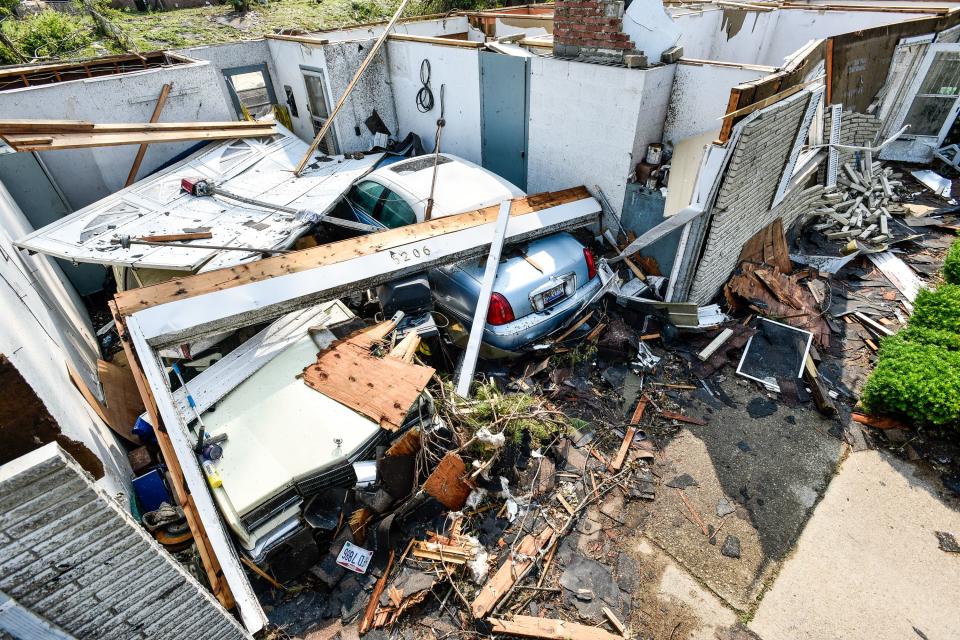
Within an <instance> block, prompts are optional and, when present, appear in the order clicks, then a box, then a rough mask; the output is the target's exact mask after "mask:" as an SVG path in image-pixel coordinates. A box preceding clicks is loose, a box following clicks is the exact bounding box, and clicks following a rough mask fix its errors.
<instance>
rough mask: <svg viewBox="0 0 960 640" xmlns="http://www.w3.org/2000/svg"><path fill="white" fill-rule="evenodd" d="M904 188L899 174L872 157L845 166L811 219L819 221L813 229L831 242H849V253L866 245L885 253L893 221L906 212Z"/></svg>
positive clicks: (826, 190)
mask: <svg viewBox="0 0 960 640" xmlns="http://www.w3.org/2000/svg"><path fill="white" fill-rule="evenodd" d="M902 185H903V183H902V181H901V176H900V174H896V173H894V172H893V169H891V168H889V167H883V166H882V165H881V164H880V163H879V162H870V161H869V156H864V157H863V158H861V159H860V160H859V161H857V160H856V159H854V160H851V161H850V162H846V163H844V164H843V170H842V172H841V174H840V175H838V176H837V185H836V186H835V187H828V188H827V189H825V190H824V192H823V205H822V206H820V207H818V208H817V209H815V210H814V211H813V212H812V213H811V214H809V217H810V218H814V219H820V222H818V223H817V224H815V225H814V226H813V229H814V230H816V231H820V232H822V233H824V235H826V237H827V238H828V239H829V240H841V241H844V242H845V243H847V245H848V250H849V251H848V252H853V251H855V250H856V248H857V243H864V244H865V245H866V246H867V247H868V248H869V249H871V250H878V251H882V250H884V249H886V247H887V243H888V242H889V241H890V240H891V238H892V233H891V230H890V221H891V218H892V217H893V216H894V215H903V214H904V213H906V210H905V209H904V208H903V207H902V206H901V205H900V204H899V202H900V196H899V195H898V194H897V192H896V188H897V187H901V186H902Z"/></svg>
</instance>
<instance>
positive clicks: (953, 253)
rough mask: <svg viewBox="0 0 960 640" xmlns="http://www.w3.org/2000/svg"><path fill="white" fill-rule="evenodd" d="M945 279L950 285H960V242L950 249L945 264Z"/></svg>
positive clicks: (956, 242)
mask: <svg viewBox="0 0 960 640" xmlns="http://www.w3.org/2000/svg"><path fill="white" fill-rule="evenodd" d="M943 279H944V280H946V281H947V282H949V283H950V284H960V240H957V241H955V242H954V243H953V245H952V246H951V247H950V252H949V253H947V259H946V260H945V261H944V263H943Z"/></svg>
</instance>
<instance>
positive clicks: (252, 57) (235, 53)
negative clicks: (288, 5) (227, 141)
mask: <svg viewBox="0 0 960 640" xmlns="http://www.w3.org/2000/svg"><path fill="white" fill-rule="evenodd" d="M177 53H179V54H181V55H185V56H187V57H188V58H192V59H194V60H207V61H209V62H210V63H212V64H213V65H214V66H215V67H216V68H217V71H218V73H217V85H218V86H219V87H220V91H221V92H222V93H223V96H224V99H225V100H226V101H227V104H231V98H230V95H231V94H230V89H229V88H228V87H227V79H226V78H225V77H224V75H223V70H224V69H233V68H235V67H248V66H252V65H258V64H266V65H267V72H268V73H269V74H270V80H271V83H272V84H273V91H274V93H275V94H276V95H277V101H278V102H279V103H280V104H283V87H281V86H280V85H279V84H277V69H276V67H274V65H273V56H272V55H270V47H269V46H268V45H267V41H266V40H244V41H242V42H228V43H226V44H215V45H208V46H203V47H193V48H190V49H180V50H178V51H177ZM235 119H236V118H235Z"/></svg>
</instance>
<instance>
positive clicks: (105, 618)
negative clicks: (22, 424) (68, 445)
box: [0, 444, 250, 640]
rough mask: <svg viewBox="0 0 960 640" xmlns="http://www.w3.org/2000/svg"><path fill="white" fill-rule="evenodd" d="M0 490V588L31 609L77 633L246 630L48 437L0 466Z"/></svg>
mask: <svg viewBox="0 0 960 640" xmlns="http://www.w3.org/2000/svg"><path fill="white" fill-rule="evenodd" d="M0 496H2V497H0V506H2V511H3V514H4V517H3V521H2V523H0V537H2V539H3V540H4V544H3V545H2V547H0V591H2V592H3V593H4V594H6V595H7V596H9V597H10V598H12V599H14V600H15V601H16V602H17V603H18V604H19V606H20V607H22V608H25V609H27V610H29V611H31V612H33V613H34V615H36V616H38V617H40V618H43V619H45V620H47V621H49V622H50V623H52V624H54V625H56V626H57V627H59V628H60V629H62V630H63V631H65V632H67V633H69V634H71V635H72V636H75V637H77V638H102V639H104V640H107V639H108V638H118V639H124V640H126V639H127V638H222V639H233V638H236V639H240V638H249V637H250V636H249V634H247V633H246V632H245V631H244V630H243V629H242V628H241V627H240V625H239V624H238V623H237V622H236V620H234V619H233V617H232V616H231V615H230V614H228V613H227V612H226V611H225V610H224V609H223V608H222V607H221V606H220V605H219V604H218V603H217V601H216V600H214V598H213V596H212V595H210V593H209V592H208V591H207V590H206V589H205V588H203V587H202V586H201V585H200V584H199V583H198V582H197V581H196V579H195V578H194V577H193V576H192V575H190V573H188V572H187V571H186V569H184V568H183V567H182V566H181V565H180V563H178V562H177V561H176V560H174V559H173V558H172V557H171V556H170V555H169V554H168V553H167V552H166V551H164V550H163V548H161V547H160V545H159V544H158V543H157V542H156V541H154V540H153V539H152V538H151V537H150V535H149V534H148V533H147V532H146V530H145V529H143V528H142V527H141V526H140V525H139V524H138V523H137V522H136V521H134V519H133V518H131V517H130V515H129V514H128V513H127V512H126V510H125V509H121V508H120V507H119V506H118V505H117V504H116V503H114V501H113V500H112V499H110V497H109V496H108V495H107V494H106V493H105V492H104V491H103V490H102V489H99V488H98V487H96V486H95V485H94V484H93V483H92V482H91V481H90V478H89V477H88V476H87V475H86V473H85V472H84V471H83V469H81V468H80V466H79V465H77V463H76V462H75V461H74V460H73V459H71V458H70V457H69V456H68V455H67V454H66V453H65V452H64V451H63V450H62V449H61V448H60V447H59V446H57V445H56V444H48V445H46V446H44V447H42V448H40V449H37V450H35V451H33V452H31V453H29V454H27V455H25V456H22V457H20V458H18V459H16V460H14V461H13V462H9V463H7V464H5V465H3V466H2V467H0ZM9 606H10V605H9V603H6V604H5V607H9Z"/></svg>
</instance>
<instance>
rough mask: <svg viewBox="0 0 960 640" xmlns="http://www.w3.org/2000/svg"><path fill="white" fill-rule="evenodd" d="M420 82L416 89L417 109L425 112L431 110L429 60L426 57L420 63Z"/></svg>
mask: <svg viewBox="0 0 960 640" xmlns="http://www.w3.org/2000/svg"><path fill="white" fill-rule="evenodd" d="M420 83H421V84H422V85H423V86H422V87H420V90H419V91H417V111H419V112H420V113H427V112H428V111H432V110H433V90H432V89H431V88H430V61H429V60H427V59H426V58H424V59H423V62H421V63H420Z"/></svg>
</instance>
